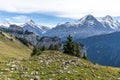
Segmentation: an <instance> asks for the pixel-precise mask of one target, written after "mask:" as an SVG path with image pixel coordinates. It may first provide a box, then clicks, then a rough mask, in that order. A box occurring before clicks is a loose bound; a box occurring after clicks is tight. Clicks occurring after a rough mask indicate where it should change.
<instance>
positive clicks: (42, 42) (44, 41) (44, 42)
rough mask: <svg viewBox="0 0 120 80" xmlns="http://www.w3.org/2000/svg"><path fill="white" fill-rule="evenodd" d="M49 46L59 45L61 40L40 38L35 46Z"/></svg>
mask: <svg viewBox="0 0 120 80" xmlns="http://www.w3.org/2000/svg"><path fill="white" fill-rule="evenodd" d="M50 44H58V45H61V40H60V38H58V37H42V38H41V39H40V40H39V41H38V44H37V46H43V45H45V46H46V47H47V48H48V47H49V46H50Z"/></svg>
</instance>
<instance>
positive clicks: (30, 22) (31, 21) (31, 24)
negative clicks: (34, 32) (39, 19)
mask: <svg viewBox="0 0 120 80" xmlns="http://www.w3.org/2000/svg"><path fill="white" fill-rule="evenodd" d="M26 25H30V26H36V23H35V22H34V21H33V20H29V21H28V22H26Z"/></svg>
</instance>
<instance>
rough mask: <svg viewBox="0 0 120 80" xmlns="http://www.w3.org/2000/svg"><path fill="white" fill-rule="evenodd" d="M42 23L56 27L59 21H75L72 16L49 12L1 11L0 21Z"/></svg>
mask: <svg viewBox="0 0 120 80" xmlns="http://www.w3.org/2000/svg"><path fill="white" fill-rule="evenodd" d="M31 19H32V20H33V21H35V23H37V24H40V25H45V26H49V27H55V26H56V25H57V24H59V23H65V22H70V21H74V20H75V19H72V18H64V17H57V16H54V15H50V14H49V13H44V14H43V13H15V12H6V11H0V22H9V23H17V24H24V23H26V22H28V21H29V20H31Z"/></svg>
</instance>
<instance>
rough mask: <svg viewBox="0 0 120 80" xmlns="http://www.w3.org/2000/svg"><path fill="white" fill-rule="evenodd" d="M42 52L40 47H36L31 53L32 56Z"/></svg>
mask: <svg viewBox="0 0 120 80" xmlns="http://www.w3.org/2000/svg"><path fill="white" fill-rule="evenodd" d="M40 54H41V51H40V49H39V48H38V47H34V48H33V51H32V53H31V56H34V55H40Z"/></svg>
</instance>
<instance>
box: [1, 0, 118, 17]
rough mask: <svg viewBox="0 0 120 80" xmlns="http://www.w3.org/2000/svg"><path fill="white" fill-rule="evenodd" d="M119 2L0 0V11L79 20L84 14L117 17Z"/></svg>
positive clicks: (100, 0) (114, 0)
mask: <svg viewBox="0 0 120 80" xmlns="http://www.w3.org/2000/svg"><path fill="white" fill-rule="evenodd" d="M119 3H120V0H12V1H11V0H0V10H5V11H9V12H18V13H31V12H38V13H46V12H50V13H54V14H53V15H56V16H60V17H69V18H80V17H82V16H84V15H86V14H93V15H95V16H105V15H112V16H119V15H120V5H119Z"/></svg>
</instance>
